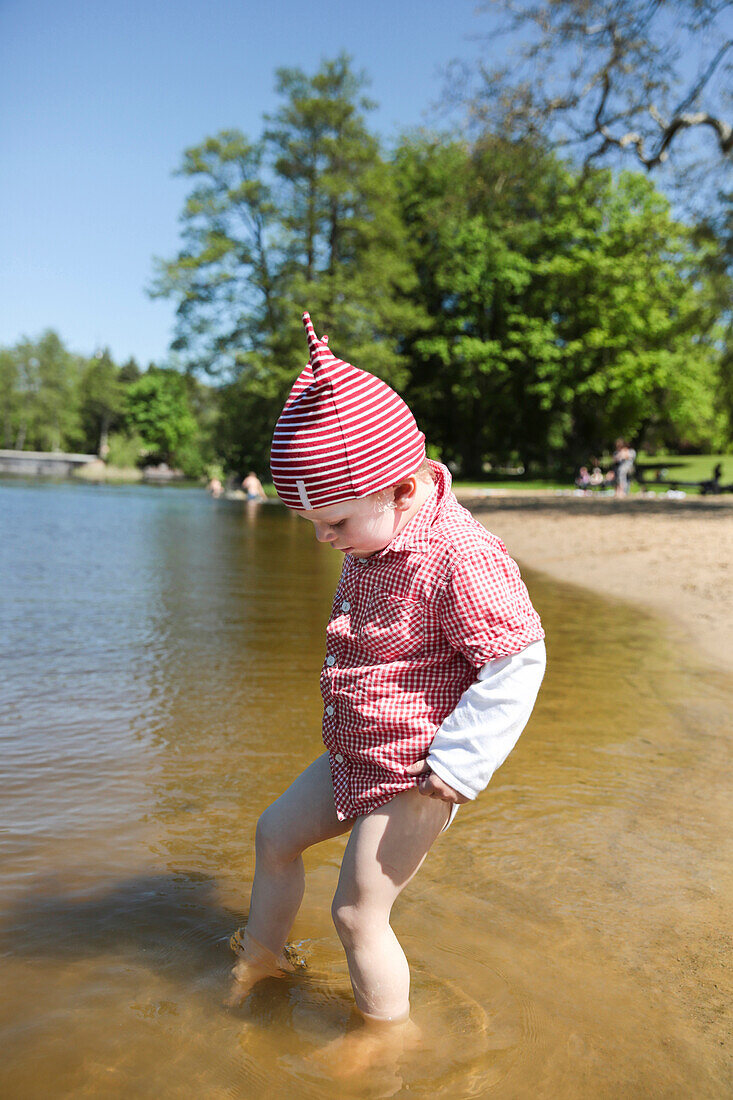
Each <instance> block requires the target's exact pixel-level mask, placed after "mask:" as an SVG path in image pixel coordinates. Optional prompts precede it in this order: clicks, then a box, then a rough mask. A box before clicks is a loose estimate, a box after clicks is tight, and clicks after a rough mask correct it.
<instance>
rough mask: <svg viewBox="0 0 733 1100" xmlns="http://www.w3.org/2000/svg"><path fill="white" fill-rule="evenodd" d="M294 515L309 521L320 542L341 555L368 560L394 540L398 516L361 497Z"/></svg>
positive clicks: (373, 500) (388, 508) (370, 499)
mask: <svg viewBox="0 0 733 1100" xmlns="http://www.w3.org/2000/svg"><path fill="white" fill-rule="evenodd" d="M294 511H295V512H296V515H299V516H302V517H303V519H307V520H310V522H311V523H312V524H313V526H314V528H315V533H316V538H317V539H318V541H319V542H326V543H329V544H330V545H331V546H332V547H333V548H334V550H340V551H341V552H342V554H353V555H354V557H357V558H368V557H369V556H370V555H371V554H376V553H378V552H379V551H380V550H384V548H385V546H387V545H388V544H389V543H390V542H391V541H392V539H393V538H394V536H395V534H396V532H397V528H398V526H399V519H400V516H401V513H400V512H397V511H395V509H394V507H390V506H389V505H388V506H387V507H385V506H384V505H383V504H382V505H380V504H379V503H378V502H377V500H376V499H375V497H373V496H371V497H360V498H358V499H356V500H346V501H344V502H343V504H332V505H331V506H330V507H328V508H313V509H311V510H309V511H299V510H298V509H294Z"/></svg>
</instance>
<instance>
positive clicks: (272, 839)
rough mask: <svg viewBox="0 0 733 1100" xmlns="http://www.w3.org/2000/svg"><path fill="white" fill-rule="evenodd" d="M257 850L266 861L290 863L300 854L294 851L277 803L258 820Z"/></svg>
mask: <svg viewBox="0 0 733 1100" xmlns="http://www.w3.org/2000/svg"><path fill="white" fill-rule="evenodd" d="M255 851H256V853H257V858H258V859H262V860H264V861H265V862H266V863H290V862H291V861H292V860H293V859H294V858H295V857H296V856H297V855H298V854H299V853H298V852H297V851H296V852H294V851H292V845H291V844H290V843H289V842H288V839H287V835H286V832H285V830H284V829H283V827H282V822H281V821H280V815H279V814H278V812H277V809H276V805H275V804H273V805H272V806H268V807H267V809H266V810H265V811H264V813H262V814H261V815H260V818H259V821H258V822H257V829H256V830H255Z"/></svg>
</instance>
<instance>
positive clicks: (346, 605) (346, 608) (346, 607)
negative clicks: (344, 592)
mask: <svg viewBox="0 0 733 1100" xmlns="http://www.w3.org/2000/svg"><path fill="white" fill-rule="evenodd" d="M350 609H351V604H350V603H349V601H348V600H344V602H343V603H342V604H341V610H342V611H349V610H350Z"/></svg>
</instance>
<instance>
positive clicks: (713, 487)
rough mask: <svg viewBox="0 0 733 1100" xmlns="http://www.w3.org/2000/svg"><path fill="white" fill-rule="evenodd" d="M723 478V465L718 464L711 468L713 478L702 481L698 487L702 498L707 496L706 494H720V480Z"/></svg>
mask: <svg viewBox="0 0 733 1100" xmlns="http://www.w3.org/2000/svg"><path fill="white" fill-rule="evenodd" d="M722 476H723V463H722V462H718V463H716V465H715V466H714V468H713V476H712V477H711V479H710V481H703V483H702V486H701V487H700V492H701V494H702V496H707V495H708V493H712V494H713V495H717V494H718V493H719V492H720V479H721V478H722Z"/></svg>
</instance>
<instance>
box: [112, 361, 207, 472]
mask: <svg viewBox="0 0 733 1100" xmlns="http://www.w3.org/2000/svg"><path fill="white" fill-rule="evenodd" d="M125 411H126V421H127V425H128V428H129V429H130V430H132V431H134V432H136V433H137V434H139V435H140V437H141V438H142V440H143V442H144V444H145V446H146V447H147V449H148V459H149V460H151V461H155V460H157V461H163V462H168V463H170V464H175V463H176V461H177V460H178V459H179V458H180V456H181V455H182V454H184V453H186V452H187V450H188V449H189V448H190V447H191V445H192V444H193V443H194V441H195V440H196V437H197V434H198V428H197V424H196V420H195V418H194V416H193V414H192V412H191V407H190V404H189V400H188V393H187V389H186V379H185V377H184V376H183V375H181V374H179V373H178V372H177V371H173V370H163V369H161V368H157V367H156V368H153V369H151V370H148V372H147V373H146V374H143V375H141V377H140V378H138V380H137V381H136V382H132V383H131V384H130V385H129V386H128V388H127V392H126V394H125Z"/></svg>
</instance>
